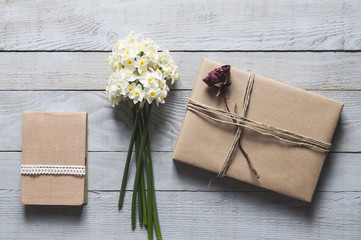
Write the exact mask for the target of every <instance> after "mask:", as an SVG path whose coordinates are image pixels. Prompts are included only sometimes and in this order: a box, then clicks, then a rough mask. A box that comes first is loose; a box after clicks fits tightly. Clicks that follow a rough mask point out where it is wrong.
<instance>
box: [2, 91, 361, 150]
mask: <svg viewBox="0 0 361 240" xmlns="http://www.w3.org/2000/svg"><path fill="white" fill-rule="evenodd" d="M316 93H319V94H321V95H324V96H326V97H330V98H333V99H336V100H339V101H341V102H344V103H345V107H344V109H343V111H342V115H341V119H340V122H339V125H338V128H337V129H336V133H335V137H334V141H333V144H334V146H333V151H338V152H340V151H341V152H358V151H360V150H361V144H360V141H361V140H360V139H361V138H360V136H361V128H360V125H361V119H360V117H359V116H360V114H361V94H360V92H359V91H316ZM189 95H190V91H173V92H171V93H170V94H169V97H168V98H167V104H165V105H162V106H161V107H159V108H154V109H153V111H152V119H151V125H150V126H151V127H150V128H151V129H150V134H151V138H152V141H151V145H152V150H153V151H172V150H173V147H174V145H175V141H176V139H177V136H178V131H179V129H180V126H181V123H182V121H183V118H184V114H185V106H186V103H187V100H188V97H189ZM105 98H106V96H105V92H97V91H96V92H94V91H90V92H89V91H65V92H64V91H35V92H34V91H20V92H19V91H1V92H0V126H1V128H0V135H1V136H6V137H2V138H0V150H1V151H20V150H21V128H22V113H23V112H24V111H60V112H61V111H69V112H71V111H87V112H88V114H89V115H88V130H89V134H88V146H89V148H88V150H89V151H127V149H128V147H127V146H128V144H129V142H128V141H129V137H130V130H131V125H132V124H131V119H130V116H131V114H130V110H129V107H128V106H127V105H126V104H125V103H123V104H121V105H120V106H119V107H117V108H112V107H111V105H110V103H109V102H108V101H107V100H106V99H105Z"/></svg>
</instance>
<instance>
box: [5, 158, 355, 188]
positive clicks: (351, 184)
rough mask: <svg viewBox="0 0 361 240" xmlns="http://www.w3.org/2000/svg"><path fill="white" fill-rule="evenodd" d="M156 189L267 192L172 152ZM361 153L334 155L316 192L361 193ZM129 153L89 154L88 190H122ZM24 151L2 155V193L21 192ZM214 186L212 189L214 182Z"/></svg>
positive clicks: (158, 161)
mask: <svg viewBox="0 0 361 240" xmlns="http://www.w3.org/2000/svg"><path fill="white" fill-rule="evenodd" d="M152 157H153V159H154V160H153V161H154V171H155V176H154V177H155V180H154V181H155V186H156V189H157V190H161V191H211V192H214V191H255V192H257V191H267V190H264V189H262V188H258V187H255V186H252V185H249V184H246V183H243V182H240V181H236V180H232V179H230V178H224V179H217V178H216V177H215V174H214V173H211V172H208V171H205V170H202V169H199V168H195V167H192V166H188V165H185V164H181V163H178V162H175V161H173V160H172V153H171V152H153V153H152ZM360 158H361V154H360V153H330V154H329V155H328V157H327V159H326V161H325V164H324V168H323V170H322V174H321V177H320V180H319V184H318V187H317V189H316V191H322V192H324V191H337V192H347V191H359V192H361V181H359V173H360V172H361V165H360V164H359V159H360ZM125 159H126V153H125V152H90V153H89V154H88V177H89V178H88V184H89V185H88V189H89V190H92V191H95V190H96V191H99V190H100V191H104V190H106V191H108V190H113V191H114V190H119V189H120V183H121V177H122V174H123V169H124V163H125ZM132 161H133V164H132V165H131V168H130V174H129V179H130V180H129V182H128V185H127V189H128V190H132V189H133V181H132V180H133V179H134V173H135V166H134V159H133V160H132ZM20 162H21V153H20V152H0V175H1V181H0V190H4V189H7V190H18V189H20V176H19V168H20ZM212 178H213V181H212V184H211V185H210V187H209V188H208V183H209V181H210V179H212Z"/></svg>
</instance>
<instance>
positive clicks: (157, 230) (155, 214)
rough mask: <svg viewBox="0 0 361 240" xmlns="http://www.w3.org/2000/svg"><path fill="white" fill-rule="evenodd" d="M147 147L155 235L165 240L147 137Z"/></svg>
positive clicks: (159, 239)
mask: <svg viewBox="0 0 361 240" xmlns="http://www.w3.org/2000/svg"><path fill="white" fill-rule="evenodd" d="M145 147H146V150H145V154H146V159H147V161H149V165H148V167H149V175H150V179H151V183H152V184H151V191H150V192H151V194H152V215H153V221H154V229H155V235H156V237H157V239H158V240H161V239H163V238H162V234H161V232H160V226H159V219H158V211H157V203H156V198H155V188H154V174H153V161H152V156H151V151H150V142H149V137H148V136H147V142H146V146H145ZM148 198H149V197H148ZM152 235H153V234H152Z"/></svg>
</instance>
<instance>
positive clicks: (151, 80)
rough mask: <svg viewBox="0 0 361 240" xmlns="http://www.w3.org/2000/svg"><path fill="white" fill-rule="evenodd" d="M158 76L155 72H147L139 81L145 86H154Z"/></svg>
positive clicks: (156, 83)
mask: <svg viewBox="0 0 361 240" xmlns="http://www.w3.org/2000/svg"><path fill="white" fill-rule="evenodd" d="M159 79H160V77H159V75H158V74H157V73H156V72H147V73H146V74H145V76H143V77H141V78H140V80H139V81H140V83H141V84H142V85H143V86H144V87H145V88H147V87H156V86H157V85H158V81H159Z"/></svg>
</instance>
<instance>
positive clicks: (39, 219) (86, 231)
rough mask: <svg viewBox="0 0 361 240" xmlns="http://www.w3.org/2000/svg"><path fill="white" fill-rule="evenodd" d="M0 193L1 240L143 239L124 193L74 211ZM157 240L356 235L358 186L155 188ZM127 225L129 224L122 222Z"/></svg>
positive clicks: (360, 214)
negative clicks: (311, 189)
mask: <svg viewBox="0 0 361 240" xmlns="http://www.w3.org/2000/svg"><path fill="white" fill-rule="evenodd" d="M19 194H20V193H19V191H16V190H2V191H0V202H6V203H7V204H6V205H5V206H4V205H3V204H1V205H0V212H1V215H0V220H1V223H2V224H1V225H0V231H1V234H2V237H3V238H4V239H14V238H18V237H19V236H23V237H24V238H26V239H123V238H124V239H145V237H146V232H145V230H144V229H143V230H141V228H140V227H139V226H137V228H136V231H134V232H132V230H131V227H130V205H129V203H130V195H129V194H128V195H127V196H126V199H125V205H124V207H123V208H124V209H123V210H122V211H121V212H118V210H117V206H116V203H117V198H118V193H117V192H97V191H95V192H90V193H89V204H88V205H86V206H84V207H83V208H82V209H79V208H71V207H41V206H28V207H24V206H21V205H20V201H19ZM157 201H158V204H159V205H160V206H161V207H160V208H159V217H160V223H161V228H162V231H163V235H164V239H172V240H177V239H215V240H218V239H251V238H252V239H254V238H256V239H359V236H360V234H361V229H360V227H359V220H360V218H361V211H360V204H361V193H360V192H348V193H344V192H343V193H328V192H322V193H317V194H316V196H315V199H314V202H313V204H312V205H310V204H307V203H303V202H300V201H297V200H293V199H289V198H287V197H280V196H278V195H277V194H275V193H271V192H157ZM127 223H129V224H127Z"/></svg>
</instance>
